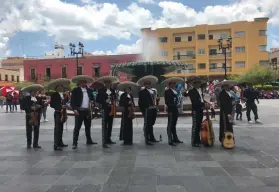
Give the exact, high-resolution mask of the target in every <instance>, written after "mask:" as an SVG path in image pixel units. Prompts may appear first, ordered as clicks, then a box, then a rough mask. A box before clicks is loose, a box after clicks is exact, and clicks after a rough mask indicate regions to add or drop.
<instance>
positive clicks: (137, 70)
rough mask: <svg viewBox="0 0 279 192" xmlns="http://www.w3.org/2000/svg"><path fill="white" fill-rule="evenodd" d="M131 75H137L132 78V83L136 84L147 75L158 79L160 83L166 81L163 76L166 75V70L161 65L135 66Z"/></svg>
mask: <svg viewBox="0 0 279 192" xmlns="http://www.w3.org/2000/svg"><path fill="white" fill-rule="evenodd" d="M131 73H132V74H135V75H136V76H135V77H133V78H132V81H134V82H137V81H138V80H139V79H140V78H142V77H144V76H146V75H154V76H155V77H158V79H159V83H160V82H162V81H163V80H164V79H165V77H163V76H162V75H163V74H165V73H166V70H165V69H164V67H162V66H160V65H142V66H134V67H133V69H132V71H131Z"/></svg>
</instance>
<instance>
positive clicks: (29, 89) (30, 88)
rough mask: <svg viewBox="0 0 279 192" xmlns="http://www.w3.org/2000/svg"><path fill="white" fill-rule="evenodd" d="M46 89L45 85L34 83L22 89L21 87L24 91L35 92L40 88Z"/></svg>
mask: <svg viewBox="0 0 279 192" xmlns="http://www.w3.org/2000/svg"><path fill="white" fill-rule="evenodd" d="M43 89H44V87H43V86H42V85H40V84H33V85H29V86H27V87H23V88H22V89H21V91H22V92H25V93H26V92H29V93H30V92H33V91H40V90H43Z"/></svg>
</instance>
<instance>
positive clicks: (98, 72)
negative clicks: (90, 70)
mask: <svg viewBox="0 0 279 192" xmlns="http://www.w3.org/2000/svg"><path fill="white" fill-rule="evenodd" d="M94 76H95V77H100V66H95V67H94Z"/></svg>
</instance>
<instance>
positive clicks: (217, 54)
mask: <svg viewBox="0 0 279 192" xmlns="http://www.w3.org/2000/svg"><path fill="white" fill-rule="evenodd" d="M226 54H227V57H231V55H232V54H231V52H227V53H226ZM209 57H210V58H224V57H225V55H224V54H223V53H215V54H212V53H209Z"/></svg>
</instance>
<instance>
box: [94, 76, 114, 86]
mask: <svg viewBox="0 0 279 192" xmlns="http://www.w3.org/2000/svg"><path fill="white" fill-rule="evenodd" d="M106 81H110V82H111V84H115V83H118V82H119V80H118V78H117V77H114V76H103V77H100V78H99V79H97V82H99V83H103V84H104V83H105V82H106Z"/></svg>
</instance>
